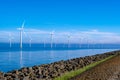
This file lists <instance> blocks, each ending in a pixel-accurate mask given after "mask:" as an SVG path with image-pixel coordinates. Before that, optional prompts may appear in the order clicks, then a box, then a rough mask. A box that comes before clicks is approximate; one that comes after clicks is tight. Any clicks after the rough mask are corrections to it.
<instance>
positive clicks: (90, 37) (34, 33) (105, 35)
mask: <svg viewBox="0 0 120 80" xmlns="http://www.w3.org/2000/svg"><path fill="white" fill-rule="evenodd" d="M24 32H25V33H23V42H25V43H27V42H29V40H30V39H32V42H33V43H42V42H46V43H50V41H51V34H50V33H51V32H52V31H45V30H39V29H24ZM53 32H54V34H53V42H55V43H67V42H68V39H69V40H70V42H71V43H79V44H80V43H94V44H96V43H120V34H117V33H111V32H102V31H99V30H90V31H72V32H65V31H53ZM0 33H1V34H0V42H8V41H9V39H12V42H19V41H20V33H19V31H0ZM10 34H11V36H10ZM68 37H69V38H68Z"/></svg>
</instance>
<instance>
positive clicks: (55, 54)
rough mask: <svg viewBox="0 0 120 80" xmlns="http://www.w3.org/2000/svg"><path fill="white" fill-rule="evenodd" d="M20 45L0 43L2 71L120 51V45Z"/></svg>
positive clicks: (0, 66)
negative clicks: (21, 46)
mask: <svg viewBox="0 0 120 80" xmlns="http://www.w3.org/2000/svg"><path fill="white" fill-rule="evenodd" d="M19 46H20V44H19V43H14V44H12V45H11V47H10V45H9V43H0V71H1V72H9V71H12V70H16V69H20V68H22V67H32V66H35V65H42V64H49V63H53V62H56V61H61V60H68V59H72V58H79V57H84V56H90V55H95V54H102V53H105V52H110V51H115V50H119V49H120V44H70V45H69V46H68V44H62V43H61V44H55V43H53V45H52V47H51V44H49V43H47V44H43V43H40V44H38V43H36V44H35V43H34V44H31V46H30V45H29V44H27V43H24V44H23V48H22V49H20V47H19Z"/></svg>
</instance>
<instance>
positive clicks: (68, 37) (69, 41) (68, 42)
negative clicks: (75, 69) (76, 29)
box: [67, 34, 71, 48]
mask: <svg viewBox="0 0 120 80" xmlns="http://www.w3.org/2000/svg"><path fill="white" fill-rule="evenodd" d="M67 37H68V48H69V47H70V38H71V36H70V34H68V35H67Z"/></svg>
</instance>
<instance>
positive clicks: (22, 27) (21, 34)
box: [18, 22, 24, 49]
mask: <svg viewBox="0 0 120 80" xmlns="http://www.w3.org/2000/svg"><path fill="white" fill-rule="evenodd" d="M18 30H20V48H21V49H22V43H23V41H22V37H23V30H24V22H23V24H22V26H21V28H18Z"/></svg>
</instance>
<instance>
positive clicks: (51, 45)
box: [50, 31, 54, 48]
mask: <svg viewBox="0 0 120 80" xmlns="http://www.w3.org/2000/svg"><path fill="white" fill-rule="evenodd" d="M50 36H51V42H50V47H51V48H52V47H53V36H54V31H52V32H51V33H50Z"/></svg>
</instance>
